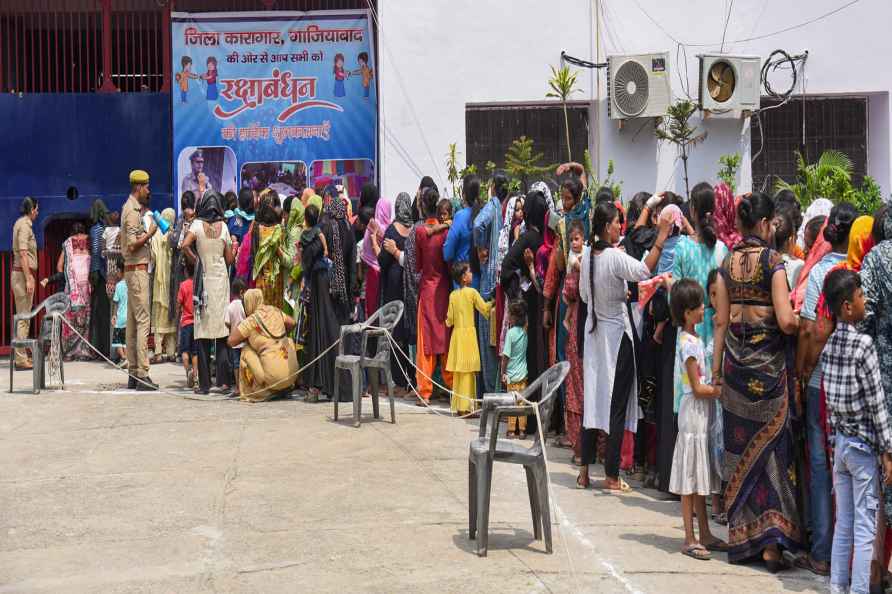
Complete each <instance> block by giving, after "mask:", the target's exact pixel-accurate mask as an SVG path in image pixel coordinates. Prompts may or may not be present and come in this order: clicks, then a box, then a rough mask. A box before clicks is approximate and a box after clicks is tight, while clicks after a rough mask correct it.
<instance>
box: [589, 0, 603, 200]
mask: <svg viewBox="0 0 892 594" xmlns="http://www.w3.org/2000/svg"><path fill="white" fill-rule="evenodd" d="M594 4H595V63H596V64H600V63H601V2H600V0H594ZM594 144H595V146H594V149H595V151H594V152H595V154H594V169H595V170H594V172H593V173H594V175H595V177H596V178H599V179H600V177H601V69H600V68H595V143H594ZM588 181H589V182H590V183H591V182H592V181H594V180H588Z"/></svg>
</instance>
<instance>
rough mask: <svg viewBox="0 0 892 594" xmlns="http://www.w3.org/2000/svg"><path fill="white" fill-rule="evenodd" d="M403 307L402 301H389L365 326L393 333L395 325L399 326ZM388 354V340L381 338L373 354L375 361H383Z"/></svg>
mask: <svg viewBox="0 0 892 594" xmlns="http://www.w3.org/2000/svg"><path fill="white" fill-rule="evenodd" d="M404 307H405V306H404V305H403V302H402V301H391V302H390V303H386V304H384V305H383V306H381V308H380V309H378V311H376V312H375V313H373V314H372V317H370V318H369V319H368V321H367V322H366V324H367V325H368V326H376V327H378V328H384V329H386V330H387V331H388V332H393V330H394V328H396V325H397V324H399V322H400V319H401V318H402V317H403V309H404ZM389 354H390V340H389V339H387V337H382V338H381V339H380V340H378V348H377V351H376V352H375V356H374V358H375V359H385V358H387V356H388V355H389Z"/></svg>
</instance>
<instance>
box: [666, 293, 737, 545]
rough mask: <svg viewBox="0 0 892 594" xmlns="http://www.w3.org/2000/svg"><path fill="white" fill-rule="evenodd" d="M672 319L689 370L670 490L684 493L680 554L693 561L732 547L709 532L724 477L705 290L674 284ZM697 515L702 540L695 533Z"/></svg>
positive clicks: (678, 360)
mask: <svg viewBox="0 0 892 594" xmlns="http://www.w3.org/2000/svg"><path fill="white" fill-rule="evenodd" d="M669 303H670V305H671V308H672V319H673V321H674V322H675V324H676V325H677V326H679V327H681V329H682V330H681V332H680V333H679V335H678V348H677V349H676V353H675V357H676V363H677V364H678V365H679V366H680V368H681V369H683V370H684V373H683V375H682V392H683V393H682V397H681V403H680V404H679V408H678V437H676V439H675V453H674V454H673V457H672V474H671V477H670V479H669V491H671V492H672V493H675V494H676V495H681V515H682V518H683V519H684V533H685V541H684V546H683V547H682V549H681V552H682V553H684V554H685V555H687V556H689V557H693V558H694V559H700V560H704V561H705V560H708V559H709V558H710V553H709V552H710V551H725V550H727V548H728V545H727V544H726V543H724V542H723V541H721V540H719V539H718V538H716V537H715V536H713V535H712V534H711V533H710V531H709V516H708V515H707V513H706V496H708V495H712V494H713V493H718V492H719V490H720V489H721V486H722V482H721V478H720V477H719V476H718V473H717V472H716V468H715V465H713V464H712V463H711V462H712V461H711V458H712V446H711V444H710V435H711V425H712V424H713V423H715V419H716V407H715V404H714V400H715V399H716V398H718V397H719V396H720V395H721V390H720V389H719V388H718V387H717V386H712V385H710V384H709V383H707V379H708V378H707V376H706V374H707V370H708V369H709V367H707V365H706V353H705V350H704V348H703V341H702V340H700V337H699V336H698V335H697V329H696V326H697V324H699V323H700V322H702V321H703V311H704V305H703V289H702V287H700V284H699V283H698V282H697V281H695V280H693V279H690V278H683V279H681V280H679V281H676V282H675V283H674V284H673V285H672V293H671V295H670V298H669ZM694 513H696V514H697V523H698V528H699V532H700V540H699V541H698V540H697V537H696V536H695V535H694Z"/></svg>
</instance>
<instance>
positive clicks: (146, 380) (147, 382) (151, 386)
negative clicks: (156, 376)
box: [136, 376, 158, 392]
mask: <svg viewBox="0 0 892 594" xmlns="http://www.w3.org/2000/svg"><path fill="white" fill-rule="evenodd" d="M157 390H158V384H156V383H155V382H153V381H152V379H151V378H150V377H149V376H146V377H143V378H140V380H139V381H138V382H136V391H137V392H156V391H157Z"/></svg>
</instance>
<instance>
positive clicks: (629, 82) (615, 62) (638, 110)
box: [607, 52, 672, 120]
mask: <svg viewBox="0 0 892 594" xmlns="http://www.w3.org/2000/svg"><path fill="white" fill-rule="evenodd" d="M607 92H608V95H609V96H608V101H607V116H608V117H609V118H610V119H613V120H625V119H629V118H654V117H661V116H664V115H666V108H667V107H669V104H670V103H671V102H672V89H671V88H670V84H669V52H660V53H655V54H637V55H627V56H607Z"/></svg>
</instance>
